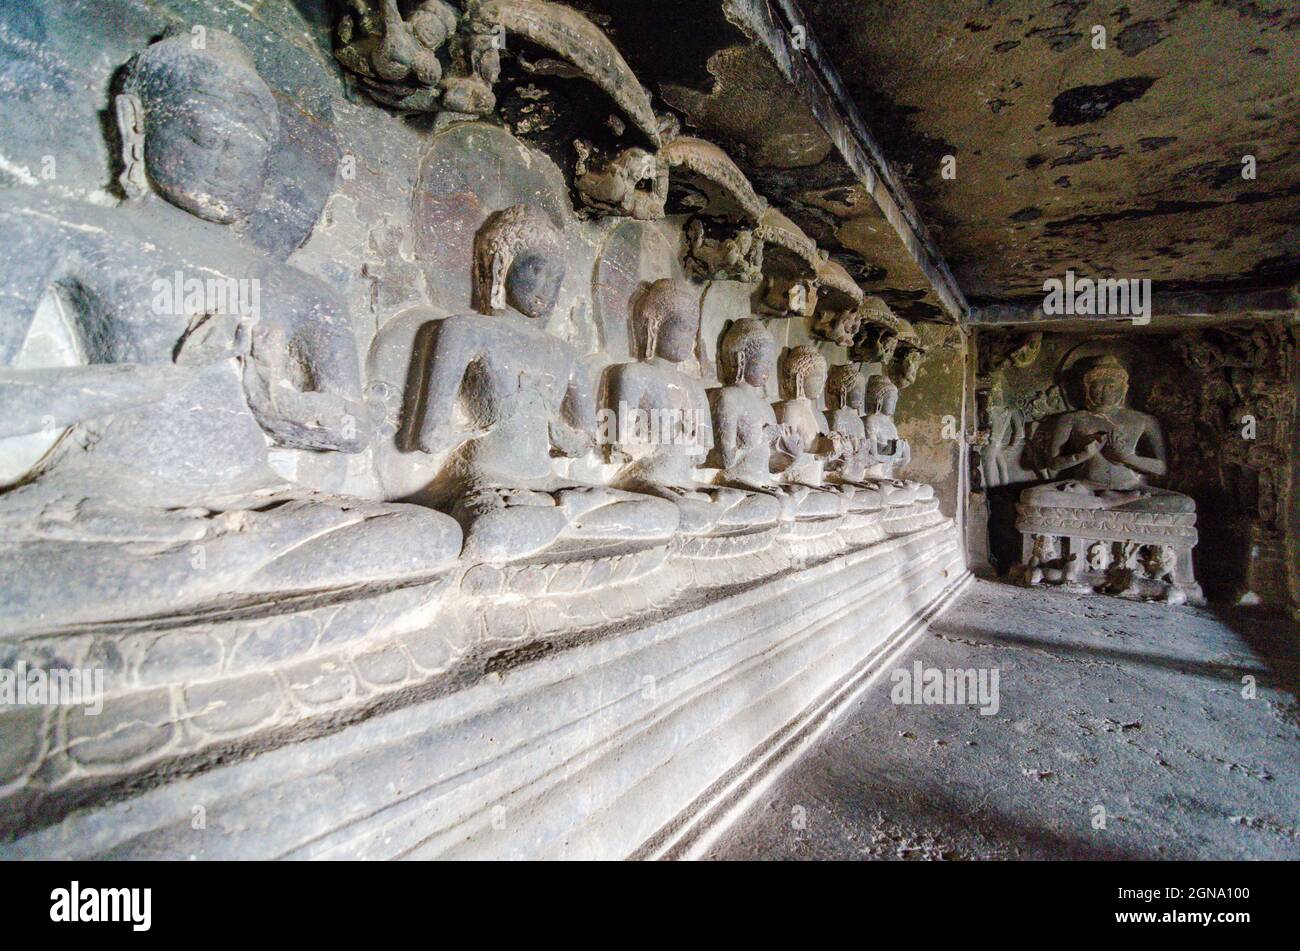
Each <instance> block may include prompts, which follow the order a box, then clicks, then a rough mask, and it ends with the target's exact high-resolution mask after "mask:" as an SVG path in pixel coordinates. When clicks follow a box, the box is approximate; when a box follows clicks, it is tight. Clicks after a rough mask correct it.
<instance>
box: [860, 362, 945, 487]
mask: <svg viewBox="0 0 1300 951" xmlns="http://www.w3.org/2000/svg"><path fill="white" fill-rule="evenodd" d="M897 408H898V387H897V386H895V385H894V384H893V383H892V382H891V381H890V379H889V378H888V377H886V376H882V375H880V374H876V375H874V376H872V377H871V379H869V380H868V381H867V393H866V409H867V410H868V412H867V415H866V417H865V418H864V419H863V421H862V425H863V428H864V429H865V430H866V433H867V446H868V449H867V457H868V459H869V460H870V461H869V463H868V465H867V467H866V471H865V473H864V474H865V476H866V478H868V479H871V480H875V481H876V482H877V483H878V484H879V485H880V486H881V489H882V491H884V492H885V500H886V501H887V502H889V503H890V504H894V505H899V504H907V503H908V502H918V501H923V500H925V499H932V498H934V487H933V486H930V485H926V484H925V483H923V482H910V481H906V480H902V479H896V478H894V474H895V473H896V472H898V471H899V470H901V469H904V468H906V466H907V464H908V463H909V462H911V461H912V447H911V446H910V445H909V444H908V441H907V440H906V439H904V438H903V437H902V436H900V435H899V434H898V427H897V426H896V425H895V424H894V412H895V411H896V410H897Z"/></svg>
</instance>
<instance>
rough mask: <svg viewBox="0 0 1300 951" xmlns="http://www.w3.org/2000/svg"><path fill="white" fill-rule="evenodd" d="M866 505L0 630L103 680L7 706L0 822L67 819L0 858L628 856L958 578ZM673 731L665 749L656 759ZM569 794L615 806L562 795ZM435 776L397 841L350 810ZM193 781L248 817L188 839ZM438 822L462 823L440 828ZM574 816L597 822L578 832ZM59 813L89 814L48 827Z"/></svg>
mask: <svg viewBox="0 0 1300 951" xmlns="http://www.w3.org/2000/svg"><path fill="white" fill-rule="evenodd" d="M873 514H879V515H880V516H882V517H880V518H879V519H876V520H874V521H873V520H871V519H869V518H867V517H863V520H862V521H860V522H858V523H856V524H853V525H846V524H844V523H843V522H840V523H839V524H838V525H837V526H836V531H835V532H834V533H831V534H824V533H822V534H817V535H814V536H811V537H808V538H791V537H781V536H780V535H779V533H778V531H777V530H775V529H773V530H767V531H763V532H755V533H745V534H739V535H729V536H728V535H724V536H717V537H703V538H702V537H697V538H688V539H681V540H676V541H674V542H672V543H670V544H660V545H649V546H646V547H644V548H641V549H637V550H618V551H611V552H607V553H601V554H599V555H598V556H596V557H590V556H589V555H588V556H582V555H580V554H579V553H577V552H574V553H571V555H570V557H568V558H564V557H563V552H552V553H548V558H549V559H551V560H549V561H547V562H538V563H533V564H521V565H511V566H509V567H507V568H504V569H502V568H496V567H491V566H486V565H473V566H470V567H468V568H464V569H457V570H455V571H453V572H450V573H448V574H446V575H444V576H442V577H440V578H439V579H437V580H435V581H433V582H428V583H423V584H418V585H414V586H411V587H406V588H401V589H398V590H393V591H387V592H382V593H379V594H367V595H365V596H362V597H359V598H356V599H354V600H351V601H344V602H331V603H322V604H318V605H296V606H293V607H290V608H289V609H287V610H286V611H285V612H284V613H281V614H277V615H267V616H260V617H240V618H232V619H227V620H224V621H205V622H203V623H190V624H178V625H177V626H176V627H174V628H172V629H164V630H159V629H158V628H157V626H154V627H152V628H150V629H147V630H146V629H143V628H142V629H139V630H120V629H119V630H115V631H114V632H112V633H106V634H100V633H85V634H76V635H71V634H65V635H60V636H51V637H41V638H34V639H29V640H27V641H23V642H19V643H17V644H12V645H9V646H8V648H7V651H8V653H9V654H11V655H12V656H11V657H10V658H9V665H10V666H12V665H13V664H14V663H16V662H17V661H18V660H23V661H25V662H27V663H28V664H29V666H37V665H39V666H55V665H56V664H59V665H63V666H73V667H87V666H96V665H98V666H102V667H104V668H105V670H106V676H105V684H104V693H105V698H104V709H103V711H102V713H100V714H99V715H98V716H87V715H86V714H85V713H84V711H82V710H81V709H80V708H76V707H71V708H66V707H65V708H54V707H49V708H47V707H30V706H29V707H7V708H5V709H4V710H3V711H0V721H3V722H0V731H2V733H3V735H4V737H5V747H4V749H3V751H2V752H0V767H3V770H4V772H3V774H0V803H2V804H3V809H0V814H2V815H3V816H4V818H3V819H2V820H0V838H3V837H4V836H5V835H13V834H16V833H18V832H20V831H21V832H23V833H30V832H31V830H33V829H34V828H39V827H41V826H45V825H48V824H50V823H52V822H56V821H59V820H63V821H62V823H61V825H60V826H57V827H55V828H51V829H49V830H48V831H46V832H43V833H35V834H26V835H25V838H22V839H19V840H17V841H14V842H10V843H7V844H3V845H0V855H51V856H52V855H56V854H65V853H67V850H69V849H71V850H73V851H77V850H80V849H82V848H86V849H89V850H90V851H93V852H95V853H97V854H102V855H110V854H114V855H125V854H136V855H144V854H151V855H171V856H181V855H188V854H190V853H191V852H193V851H194V850H195V849H196V848H197V849H198V850H199V852H200V854H202V855H204V856H206V857H215V856H216V855H217V854H227V855H242V856H254V855H262V856H270V855H280V854H287V853H301V854H307V853H309V852H316V851H322V852H329V851H332V850H335V849H336V848H337V849H339V850H340V851H339V854H358V855H360V854H370V855H376V856H377V855H379V854H381V853H386V854H389V855H398V854H403V853H404V852H405V851H407V850H408V849H411V848H417V849H423V848H425V846H421V845H420V844H419V843H420V840H422V839H423V838H424V837H425V836H426V835H427V836H432V837H433V838H432V839H430V840H429V844H428V846H427V847H428V849H429V850H430V852H431V854H432V853H433V852H442V851H445V852H447V854H460V853H461V852H464V854H484V855H487V854H525V853H529V854H538V855H541V854H551V853H555V852H556V850H560V851H563V850H564V849H565V848H566V846H564V845H562V844H561V843H562V842H563V841H569V842H570V845H569V846H568V847H567V848H570V849H572V850H573V853H574V854H603V855H622V854H626V853H628V852H630V851H631V850H632V849H633V848H635V847H636V846H637V845H639V844H640V843H642V842H644V841H645V840H646V839H648V838H649V837H650V836H651V835H652V834H653V833H655V832H656V831H657V830H658V828H659V827H660V826H661V825H662V824H664V823H666V822H668V821H669V820H670V819H672V818H673V816H674V815H676V814H677V812H679V811H680V810H682V809H684V808H685V807H686V806H687V804H688V803H689V802H690V801H691V800H692V799H694V798H695V796H696V795H698V793H699V792H701V791H702V790H703V789H704V788H706V787H707V786H708V785H709V784H710V783H712V782H713V781H714V780H716V779H717V778H718V777H719V776H721V774H722V773H723V772H725V771H726V770H727V769H728V768H730V767H731V766H732V765H734V764H735V763H737V762H739V761H740V760H741V759H743V758H744V757H745V756H746V755H748V752H749V751H750V750H751V749H753V748H754V747H755V745H756V744H757V743H758V742H759V741H760V740H761V739H762V737H761V736H760V735H759V734H760V733H762V730H759V732H757V733H756V732H755V730H758V729H759V726H762V728H763V729H772V730H775V729H778V728H779V727H781V726H782V725H783V724H785V723H787V722H788V721H790V720H791V719H792V718H794V717H796V716H797V715H798V713H799V711H800V710H802V709H803V708H804V707H806V706H807V705H808V704H809V703H811V702H812V701H813V699H814V698H816V697H817V696H818V695H819V694H820V693H821V692H822V691H823V690H825V689H827V688H828V687H829V686H830V685H832V684H833V683H835V682H836V681H837V679H838V678H842V677H843V676H845V675H846V673H848V672H849V671H850V670H851V669H852V668H853V666H854V664H856V663H857V662H858V661H859V660H860V659H861V658H862V657H864V656H866V655H867V654H868V653H869V652H870V651H871V650H872V649H873V648H876V647H879V646H880V645H881V644H882V643H883V642H884V641H885V640H887V638H888V637H889V636H890V635H891V634H892V633H894V632H896V631H898V630H900V629H902V627H903V626H905V625H906V624H907V623H908V622H909V621H911V620H912V619H914V617H915V613H914V611H915V605H918V604H929V603H931V602H933V601H934V600H935V599H936V598H937V597H939V595H940V594H941V593H942V592H943V591H944V590H946V589H948V588H950V587H951V586H952V585H953V584H954V583H956V582H957V581H958V579H959V578H961V577H962V576H963V575H964V566H963V563H962V554H961V546H960V544H959V540H958V538H957V533H956V529H955V528H954V527H953V525H952V523H951V522H950V521H949V520H947V519H945V518H944V517H942V516H941V515H940V514H939V513H938V512H937V511H936V510H935V509H933V508H928V507H927V506H925V505H919V506H917V507H915V509H914V510H898V511H892V510H891V511H890V512H888V513H887V514H888V521H889V522H890V524H889V525H884V524H882V523H883V522H885V521H886V519H885V518H884V517H883V516H884V515H885V514H886V513H873ZM909 526H910V527H909ZM866 617H870V618H871V622H870V623H869V624H867V623H865V622H864V621H863V618H866ZM755 665H756V666H755ZM737 704H739V705H740V706H744V707H747V708H748V709H747V710H746V711H742V710H741V709H740V707H736V705H737ZM768 704H772V706H771V708H770V709H768V706H767V705H768ZM750 705H752V706H750ZM733 707H736V708H735V709H733ZM756 711H761V714H760V713H758V712H756ZM756 717H757V719H755V718H756ZM674 722H677V723H678V725H677V726H673V725H672V724H673V723H674ZM313 737H314V738H315V739H313ZM494 741H495V742H494ZM507 741H508V742H507ZM664 744H667V745H666V746H665V745H664ZM408 747H409V749H408ZM402 750H405V752H400V751H402ZM669 753H672V754H673V756H674V757H675V756H677V755H678V754H680V755H681V756H682V757H683V759H682V760H681V761H680V762H678V763H676V764H672V765H665V759H666V758H671V757H669V756H668V754H669ZM251 754H259V755H256V756H252V758H248V757H250V755H251ZM281 760H284V762H281ZM231 761H234V763H235V765H233V766H228V765H223V764H228V763H230V762H231ZM289 761H292V763H294V764H296V765H294V766H289V765H288V762H289ZM616 761H617V762H616ZM474 763H477V764H478V765H474ZM620 763H621V764H622V765H619V764H620ZM584 764H585V765H584ZM588 770H594V771H595V772H594V773H591V774H589V772H588ZM189 774H196V775H194V777H193V778H192V779H183V780H179V779H177V777H178V776H184V775H189ZM592 776H594V777H595V778H594V779H593V778H592ZM529 777H532V779H530V778H529ZM642 779H644V780H645V782H646V784H647V785H646V786H644V787H638V786H637V783H638V782H640V780H642ZM283 783H287V784H288V786H282V785H281V784H283ZM246 784H251V785H246ZM297 784H303V785H302V788H301V791H300V792H290V791H289V788H288V787H289V786H296V785H297ZM567 784H572V785H571V786H570V785H567ZM593 784H594V785H593ZM624 786H626V787H627V788H626V789H625V788H624ZM199 787H202V790H201V791H200V788H199ZM276 787H280V788H279V789H278V790H277V789H276ZM638 788H639V789H640V790H641V791H640V792H636V793H635V794H633V795H632V796H631V799H630V800H628V801H627V802H623V801H622V800H618V797H619V796H621V795H623V794H624V793H625V792H628V791H629V790H633V791H635V789H638ZM308 789H310V790H311V791H310V792H308V791H307V790H308ZM548 789H549V790H551V792H550V794H548V793H546V790H548ZM141 790H151V791H148V792H144V793H143V794H141ZM421 790H423V792H421ZM437 790H441V791H440V792H439V791H437ZM566 790H568V791H567V792H566ZM579 790H581V795H582V796H584V797H595V799H593V800H592V801H593V806H594V804H595V801H596V800H599V801H600V802H607V804H608V805H609V807H610V810H611V811H609V812H608V813H602V809H604V807H603V806H602V807H600V808H594V807H593V808H591V809H576V810H575V809H573V808H571V805H572V796H573V795H577V794H579ZM642 794H644V795H645V796H647V797H648V798H642ZM410 796H414V797H415V798H414V799H409V798H408V797H410ZM429 796H433V798H434V799H435V800H437V801H438V803H440V804H439V805H436V806H433V807H432V808H430V809H429V810H425V809H424V808H422V807H417V808H416V809H415V814H418V815H419V816H420V817H421V818H419V819H418V821H417V822H416V823H415V825H414V826H411V827H410V828H411V829H415V828H417V827H418V828H419V829H422V830H423V832H421V833H420V834H419V835H418V836H417V837H416V839H414V840H411V841H405V840H403V841H402V842H400V843H399V842H398V841H397V840H396V839H390V838H389V837H388V834H387V833H380V834H378V836H377V837H376V838H372V837H371V834H370V832H369V831H366V830H367V829H369V828H371V824H372V823H378V824H379V825H383V824H384V822H386V821H387V820H386V819H384V818H382V817H384V816H386V815H390V814H391V815H394V816H396V815H398V814H405V810H406V809H407V808H408V806H413V805H414V804H415V803H417V802H420V801H424V800H426V799H427V798H428V797H429ZM535 796H540V797H541V800H540V802H541V803H542V805H540V806H539V807H538V808H539V809H540V811H538V812H536V813H535V814H534V813H533V812H532V811H531V810H532V809H533V807H532V806H529V807H528V810H529V814H530V815H533V816H534V818H533V819H529V820H528V821H539V822H542V823H543V825H544V826H545V828H546V830H547V834H546V835H544V836H542V837H541V838H538V839H534V838H532V837H531V836H529V835H524V834H521V835H520V836H519V837H517V838H512V839H511V840H510V842H509V843H507V842H506V840H504V839H499V838H497V837H495V830H493V828H492V823H491V819H492V813H491V810H492V809H493V808H494V806H497V805H503V806H504V807H505V808H506V809H507V810H510V811H513V810H514V809H516V808H518V809H519V810H520V819H519V821H520V822H523V821H524V819H523V813H524V811H525V805H526V804H527V803H528V802H530V801H532V799H533V798H534V797H535ZM128 797H130V798H128ZM267 797H269V798H267ZM303 797H305V799H304V798H303ZM422 797H423V798H422ZM606 797H608V798H606ZM119 799H127V801H124V802H120V803H117V802H116V801H117V800H119ZM300 799H301V800H303V801H306V800H308V799H309V800H311V801H312V803H313V805H312V808H311V809H310V810H306V811H304V812H303V814H301V815H298V814H297V813H296V812H295V811H294V810H292V809H291V808H288V807H286V806H285V805H284V804H285V803H290V802H294V801H299V800H300ZM560 800H563V801H564V802H565V803H567V804H568V805H565V806H563V807H560V806H559V805H558V803H559V801H560ZM616 800H617V801H616ZM632 800H635V802H633V801H632ZM272 801H274V802H275V803H278V804H279V805H276V806H274V807H271V806H268V803H269V802H272ZM429 801H430V802H431V801H432V800H429ZM114 803H116V804H114ZM132 803H134V804H135V806H132ZM196 803H197V804H203V805H204V806H205V808H206V809H208V812H209V817H210V818H211V817H214V816H215V815H216V812H214V810H216V811H219V812H220V813H221V815H222V816H223V818H222V819H221V827H222V828H228V829H236V828H238V829H241V830H242V831H241V832H238V833H231V834H229V835H224V834H223V835H221V836H217V837H214V838H213V839H212V840H211V841H208V842H207V843H206V844H203V845H195V844H194V843H190V842H187V841H184V840H185V839H186V836H187V835H188V834H190V832H191V831H192V830H190V823H189V816H190V811H191V809H192V807H193V805H194V804H196ZM545 803H552V805H545ZM81 805H84V806H86V807H88V808H87V811H85V812H82V813H78V814H75V815H72V816H69V813H70V812H71V811H72V810H73V809H74V808H76V807H78V806H81ZM124 809H125V810H127V812H126V813H124V812H123V810H124ZM389 809H392V810H395V812H392V813H389V812H387V810H389ZM448 809H449V810H451V812H447V811H446V810H448ZM358 810H359V811H358ZM245 811H248V812H247V816H246V817H244V818H236V816H235V812H239V813H241V814H242V813H244V812H245ZM127 814H129V815H130V816H131V818H130V819H129V821H126V822H125V823H124V824H123V823H122V817H123V816H124V815H127ZM363 814H364V815H369V816H372V817H373V818H372V819H370V820H363V819H362V815H363ZM453 814H454V815H455V816H456V818H452V817H453ZM254 816H258V818H253V817H254ZM246 819H247V822H246ZM356 822H361V823H362V825H361V826H357V827H353V824H354V823H356ZM446 822H455V823H468V824H467V825H465V826H463V828H462V831H461V833H458V834H455V835H452V836H451V838H450V839H446V840H444V839H443V838H441V835H442V833H440V832H439V831H438V830H439V829H443V830H444V831H445V830H446V828H449V827H447V826H445V823H446ZM566 823H567V824H569V825H570V826H573V827H575V828H576V827H577V826H585V825H590V826H591V830H590V831H589V834H588V833H584V834H583V836H582V837H579V838H576V839H570V838H569V837H568V836H567V835H559V830H560V829H561V828H562V827H564V826H565V824H566ZM609 823H613V827H609V826H608V824H609ZM401 824H402V825H403V826H405V823H404V822H403V823H401ZM272 825H274V826H275V828H276V829H277V830H278V831H275V832H274V833H273V834H270V833H269V828H270V826H272ZM602 826H603V828H601V827H602ZM74 827H75V828H77V829H81V830H83V831H85V832H86V833H87V834H86V835H82V834H81V833H80V832H76V833H71V834H68V835H66V836H65V834H64V833H65V832H70V830H72V829H73V828H74ZM91 827H94V828H96V829H99V830H100V831H97V832H93V833H91V832H89V830H90V829H91ZM210 827H211V825H210ZM327 827H328V829H329V830H332V831H331V832H329V834H328V835H326V836H325V837H324V838H321V837H320V836H321V834H322V833H324V832H326V831H327ZM131 828H134V829H136V833H138V834H139V836H140V837H138V838H137V837H136V833H131V832H130V831H129V830H130V829H131ZM552 832H554V833H556V834H557V835H559V837H558V838H555V839H552V838H551V837H550V833H552ZM356 836H359V838H355V839H354V837H356ZM482 836H486V838H481V837H482ZM610 836H612V838H610ZM452 839H456V840H458V841H459V844H456V843H454V842H453V841H452ZM528 842H532V843H535V845H530V846H528V847H527V848H525V845H524V844H525V843H528ZM74 843H79V844H74ZM433 843H436V844H433ZM547 843H549V844H547Z"/></svg>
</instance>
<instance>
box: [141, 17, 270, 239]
mask: <svg viewBox="0 0 1300 951" xmlns="http://www.w3.org/2000/svg"><path fill="white" fill-rule="evenodd" d="M218 40H220V41H219V42H218ZM126 90H127V93H128V94H131V95H135V96H137V97H138V98H139V103H140V107H141V111H142V112H143V121H144V161H145V166H146V168H147V169H148V173H149V179H150V180H151V181H152V182H153V184H154V187H155V188H156V189H157V190H158V191H159V193H160V194H162V196H163V197H164V198H166V199H167V200H168V201H170V202H171V203H172V204H174V205H176V206H178V207H180V208H183V209H185V210H186V211H188V212H190V213H191V214H194V215H197V216H198V217H200V218H203V219H205V220H207V221H216V222H221V223H223V224H228V223H230V222H233V221H238V220H240V219H243V218H246V217H248V215H249V214H251V213H252V212H253V210H254V209H255V208H256V207H257V202H258V199H259V198H260V197H261V195H262V191H263V189H264V188H265V186H266V178H267V173H268V163H269V160H270V156H271V149H272V148H273V146H274V144H275V141H276V139H277V137H278V135H279V114H278V112H277V109H276V105H275V98H274V96H273V95H272V94H271V90H270V89H269V88H268V87H267V85H266V83H264V82H263V81H262V80H261V78H260V77H259V76H258V75H257V72H256V70H255V69H254V68H253V65H252V61H251V59H249V58H248V54H247V52H246V51H245V50H243V48H242V47H241V46H239V45H238V43H237V41H235V40H234V39H233V38H231V37H228V36H224V35H223V37H221V38H219V37H217V36H216V31H211V33H210V34H209V48H208V49H203V50H196V49H193V48H191V47H190V45H189V39H188V37H174V38H171V39H166V40H162V41H160V42H158V43H155V44H154V45H153V46H151V47H150V48H149V49H148V50H146V51H145V52H144V53H143V54H142V55H141V58H140V60H139V61H138V62H137V63H136V64H135V66H134V67H133V69H132V72H131V75H130V78H129V79H128V82H127V86H126Z"/></svg>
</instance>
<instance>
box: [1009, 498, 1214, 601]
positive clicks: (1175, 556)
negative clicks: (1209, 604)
mask: <svg viewBox="0 0 1300 951" xmlns="http://www.w3.org/2000/svg"><path fill="white" fill-rule="evenodd" d="M1016 512H1017V513H1018V517H1017V518H1016V528H1017V529H1018V530H1019V531H1020V533H1021V539H1022V555H1021V563H1020V564H1019V565H1017V566H1016V567H1015V568H1014V569H1013V570H1012V577H1013V578H1015V579H1016V580H1018V581H1020V582H1021V583H1022V584H1026V585H1036V584H1059V585H1064V586H1066V587H1069V588H1072V589H1075V590H1089V589H1091V590H1094V591H1098V592H1100V593H1103V594H1112V595H1117V596H1119V597H1127V598H1133V599H1137V600H1143V601H1164V602H1171V603H1177V604H1182V603H1188V602H1190V603H1192V604H1204V603H1205V598H1204V595H1203V594H1202V592H1201V586H1200V585H1199V584H1198V583H1197V581H1196V577H1195V574H1194V571H1193V567H1192V549H1193V548H1195V547H1196V542H1197V534H1196V515H1195V514H1194V513H1185V514H1184V513H1169V512H1132V511H1119V510H1109V509H1081V508H1056V507H1050V506H1038V505H1030V504H1027V503H1024V502H1022V503H1020V504H1018V505H1017V506H1016Z"/></svg>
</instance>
